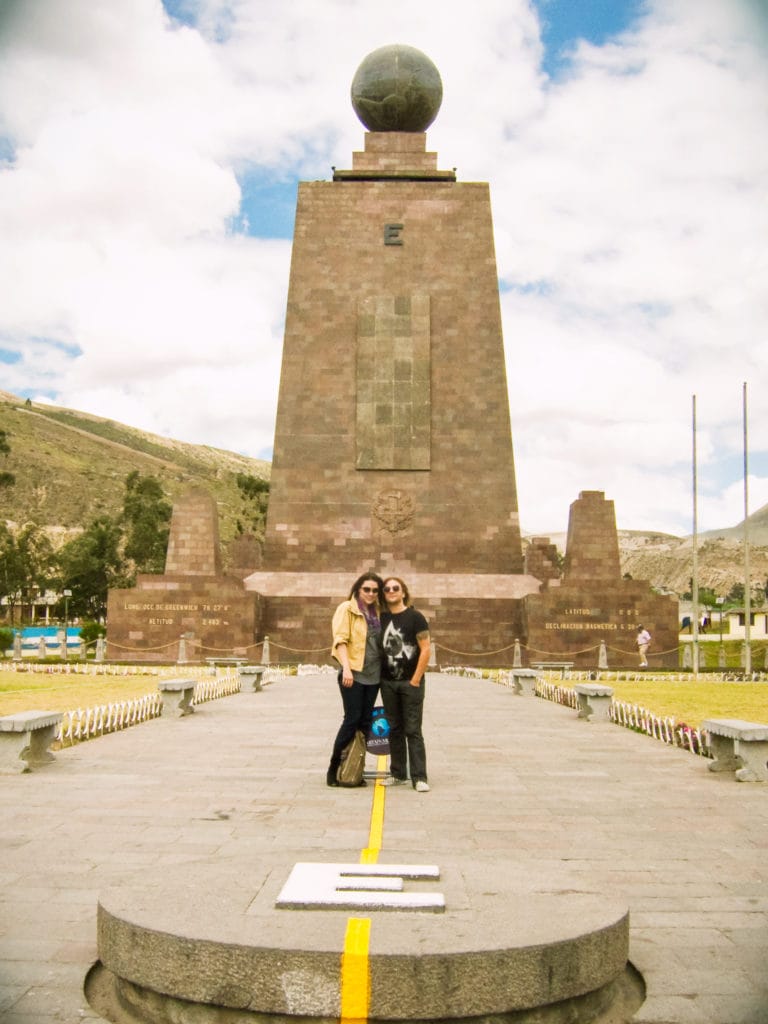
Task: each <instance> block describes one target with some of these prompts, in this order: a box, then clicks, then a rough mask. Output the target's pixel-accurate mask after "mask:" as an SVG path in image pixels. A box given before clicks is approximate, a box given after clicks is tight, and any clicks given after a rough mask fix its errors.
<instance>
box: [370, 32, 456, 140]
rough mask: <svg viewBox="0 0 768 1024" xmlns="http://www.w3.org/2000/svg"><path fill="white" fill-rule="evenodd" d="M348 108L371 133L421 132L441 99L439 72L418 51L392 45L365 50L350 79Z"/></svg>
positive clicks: (441, 84) (423, 54)
mask: <svg viewBox="0 0 768 1024" xmlns="http://www.w3.org/2000/svg"><path fill="white" fill-rule="evenodd" d="M351 93H352V107H353V108H354V111H355V113H356V114H357V116H358V117H359V118H360V120H361V121H362V122H363V124H364V125H365V127H366V128H367V129H368V130H369V131H372V132H424V131H426V130H427V128H428V127H429V126H430V125H431V124H432V122H433V121H434V120H435V118H436V117H437V112H438V111H439V109H440V104H441V103H442V101H443V83H442V81H441V80H440V72H439V71H438V70H437V68H436V67H435V65H434V64H433V63H432V61H431V60H430V59H429V57H427V55H426V54H425V53H422V52H421V50H416V49H414V47H412V46H403V45H402V44H396V45H394V46H382V47H380V49H378V50H374V51H373V53H369V54H368V56H367V57H366V58H365V59H364V60H363V62H362V64H361V65H360V67H359V68H358V69H357V71H356V72H355V77H354V78H353V79H352V89H351Z"/></svg>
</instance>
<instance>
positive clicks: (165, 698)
mask: <svg viewBox="0 0 768 1024" xmlns="http://www.w3.org/2000/svg"><path fill="white" fill-rule="evenodd" d="M196 682H197V680H195V679H162V680H161V681H160V682H159V683H158V684H157V688H158V690H159V691H160V698H161V701H162V712H161V714H162V716H163V718H170V717H174V718H182V717H183V716H184V715H191V714H192V712H193V711H194V710H195V709H194V707H193V705H192V698H193V697H194V695H195V684H196ZM174 695H175V698H174Z"/></svg>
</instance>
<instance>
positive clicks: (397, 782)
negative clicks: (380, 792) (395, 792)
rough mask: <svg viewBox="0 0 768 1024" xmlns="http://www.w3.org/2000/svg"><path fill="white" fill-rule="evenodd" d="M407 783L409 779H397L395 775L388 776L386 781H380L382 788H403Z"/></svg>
mask: <svg viewBox="0 0 768 1024" xmlns="http://www.w3.org/2000/svg"><path fill="white" fill-rule="evenodd" d="M407 781H408V780H407V779H397V778H395V776H394V775H387V777H386V778H385V779H379V782H380V783H381V784H382V786H403V785H405V783H406V782H407Z"/></svg>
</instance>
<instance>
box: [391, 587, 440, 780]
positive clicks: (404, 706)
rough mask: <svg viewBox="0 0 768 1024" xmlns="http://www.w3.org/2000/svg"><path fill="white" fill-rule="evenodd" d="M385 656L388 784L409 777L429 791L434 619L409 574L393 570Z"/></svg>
mask: <svg viewBox="0 0 768 1024" xmlns="http://www.w3.org/2000/svg"><path fill="white" fill-rule="evenodd" d="M381 593H382V594H383V596H384V605H385V607H384V611H383V612H382V614H381V625H382V630H383V632H382V638H383V647H384V659H383V663H382V666H381V668H382V680H381V699H382V701H383V703H384V712H385V714H386V716H387V721H388V722H389V755H390V757H389V770H390V772H391V774H390V775H388V776H387V777H386V779H384V780H383V783H382V784H383V785H385V786H396V785H399V784H401V783H403V782H406V781H407V779H408V768H409V765H410V771H411V784H412V785H413V788H414V789H415V790H416V792H417V793H428V792H429V783H428V782H427V752H426V749H425V746H424V736H423V734H422V731H421V723H422V716H423V714H424V691H425V688H426V680H425V673H426V671H427V665H428V663H429V654H430V639H429V623H428V622H427V620H426V619H425V618H424V616H423V615H422V613H421V612H420V611H418V609H416V608H414V607H413V605H412V604H411V596H410V594H409V593H408V587H406V585H405V583H404V582H403V580H401V579H400V577H399V576H389V577H387V579H385V580H384V582H383V583H382V585H381Z"/></svg>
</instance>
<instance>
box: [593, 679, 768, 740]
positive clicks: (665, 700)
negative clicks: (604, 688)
mask: <svg viewBox="0 0 768 1024" xmlns="http://www.w3.org/2000/svg"><path fill="white" fill-rule="evenodd" d="M609 685H610V686H612V687H613V696H614V699H616V700H622V701H626V702H627V703H630V704H638V705H639V706H640V707H642V708H645V709H646V710H647V711H653V712H654V714H656V715H662V716H666V715H671V716H673V717H674V718H675V719H676V720H677V721H678V722H685V724H686V725H690V726H692V727H693V728H695V729H698V727H699V726H700V725H701V723H702V722H703V721H704V719H705V718H743V719H745V720H746V721H748V722H768V683H735V682H713V681H712V680H709V679H708V680H706V681H704V680H703V679H699V681H698V682H696V681H694V680H690V681H686V682H671V681H669V680H663V679H643V680H642V681H640V682H636V683H635V682H632V683H630V682H613V681H612V682H610V684H609Z"/></svg>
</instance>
